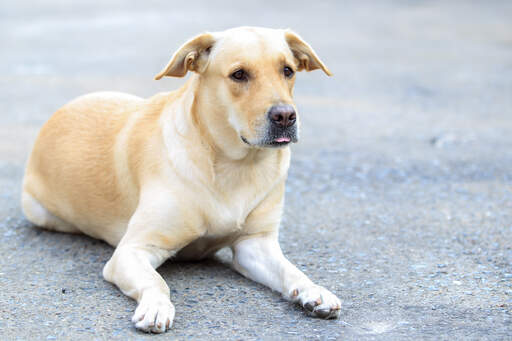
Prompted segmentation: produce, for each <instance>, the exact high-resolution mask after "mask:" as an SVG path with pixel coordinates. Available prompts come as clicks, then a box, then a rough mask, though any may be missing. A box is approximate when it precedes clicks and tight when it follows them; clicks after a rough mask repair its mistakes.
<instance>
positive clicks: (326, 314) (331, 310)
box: [289, 284, 341, 319]
mask: <svg viewBox="0 0 512 341" xmlns="http://www.w3.org/2000/svg"><path fill="white" fill-rule="evenodd" d="M289 297H290V299H291V300H292V301H293V302H296V303H298V304H300V305H302V306H303V307H304V309H306V311H307V312H308V314H309V315H310V316H314V317H320V318H324V319H333V318H338V317H339V316H340V310H341V302H340V300H339V298H338V297H336V296H335V295H334V294H332V293H331V292H330V291H329V290H327V289H325V288H324V287H321V286H319V285H315V284H313V285H310V286H306V287H297V288H295V289H293V290H291V291H290V293H289Z"/></svg>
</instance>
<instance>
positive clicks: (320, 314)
mask: <svg viewBox="0 0 512 341" xmlns="http://www.w3.org/2000/svg"><path fill="white" fill-rule="evenodd" d="M315 314H316V316H318V317H321V318H326V317H328V316H329V315H330V314H331V310H330V309H317V310H315Z"/></svg>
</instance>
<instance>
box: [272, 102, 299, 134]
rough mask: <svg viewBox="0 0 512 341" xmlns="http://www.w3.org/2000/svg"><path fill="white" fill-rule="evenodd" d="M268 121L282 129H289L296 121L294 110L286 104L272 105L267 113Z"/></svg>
mask: <svg viewBox="0 0 512 341" xmlns="http://www.w3.org/2000/svg"><path fill="white" fill-rule="evenodd" d="M268 117H269V118H270V121H271V122H272V123H274V124H276V125H278V126H281V127H283V128H287V127H291V126H292V125H294V124H295V121H296V120H297V114H296V113H295V109H294V108H293V107H292V106H291V105H288V104H281V105H274V106H273V107H272V108H270V110H269V111H268Z"/></svg>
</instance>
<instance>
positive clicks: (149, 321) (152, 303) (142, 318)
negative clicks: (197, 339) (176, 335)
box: [132, 294, 175, 333]
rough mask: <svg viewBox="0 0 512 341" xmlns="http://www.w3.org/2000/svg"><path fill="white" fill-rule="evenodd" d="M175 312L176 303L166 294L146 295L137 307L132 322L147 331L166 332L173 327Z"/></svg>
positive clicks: (136, 326)
mask: <svg viewBox="0 0 512 341" xmlns="http://www.w3.org/2000/svg"><path fill="white" fill-rule="evenodd" d="M174 313H175V309H174V305H173V304H172V303H171V301H170V300H169V299H168V298H167V297H166V296H165V295H162V294H152V295H145V296H143V298H142V300H141V301H140V303H139V305H138V307H137V309H135V314H133V317H132V322H133V323H134V324H135V328H137V329H140V330H143V331H145V332H148V333H151V332H152V333H164V332H165V331H166V330H167V329H169V328H171V326H172V321H173V320H174Z"/></svg>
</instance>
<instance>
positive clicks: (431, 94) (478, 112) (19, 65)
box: [0, 0, 512, 340]
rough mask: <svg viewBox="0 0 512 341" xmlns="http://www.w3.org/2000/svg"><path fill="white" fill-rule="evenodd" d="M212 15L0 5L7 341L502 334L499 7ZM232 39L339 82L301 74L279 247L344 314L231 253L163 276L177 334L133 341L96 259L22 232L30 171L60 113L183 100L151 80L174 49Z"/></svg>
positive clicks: (272, 6) (99, 248) (505, 272)
mask: <svg viewBox="0 0 512 341" xmlns="http://www.w3.org/2000/svg"><path fill="white" fill-rule="evenodd" d="M215 3H216V4H215V6H213V5H211V2H210V1H189V2H186V1H185V2H172V3H171V2H169V1H149V2H147V1H133V2H132V3H130V4H128V3H127V2H126V1H108V2H107V1H99V0H93V1H91V0H88V1H67V2H64V1H56V0H53V1H44V2H43V1H41V2H39V1H37V2H31V1H9V2H5V1H4V2H2V4H1V5H0V44H1V46H2V48H1V53H0V90H1V91H0V103H1V109H2V110H1V125H0V241H1V242H0V330H1V334H2V337H1V338H2V339H3V340H7V339H8V340H10V339H20V340H27V339H36V340H45V339H46V340H52V339H58V340H71V339H73V340H81V339H83V340H92V339H109V340H110V339H118V340H131V339H155V340H157V339H158V340H160V339H168V338H172V339H183V340H191V339H193V340H226V339H244V340H257V339H259V340H274V339H290V340H300V339H308V340H315V339H321V340H331V339H346V340H380V339H384V340H400V339H409V340H410V339H413V340H415V339H432V340H460V339H475V340H477V339H478V340H482V339H489V340H504V339H511V338H512V324H511V321H512V312H511V311H512V265H511V263H512V21H511V20H510V18H512V4H511V3H510V2H508V1H502V2H500V1H494V2H491V1H489V2H487V1H486V2H484V1H479V2H476V1H475V2H469V1H466V2H452V1H428V2H427V1H410V2H409V1H393V2H383V1H378V2H377V1H376V2H374V3H369V2H358V1H354V2H343V3H341V2H335V1H332V2H330V3H328V2H297V1H293V2H291V1H290V2H279V1H257V2H256V1H254V2H252V3H251V4H249V3H246V4H243V5H240V4H239V2H226V1H222V2H215ZM244 3H245V2H244ZM238 25H260V26H270V27H291V28H294V29H295V30H297V31H298V32H299V33H301V34H302V35H303V36H304V38H305V39H306V40H308V41H309V42H310V43H311V44H312V45H313V46H314V48H315V49H316V50H317V52H318V54H319V55H320V56H321V57H322V58H323V59H324V61H325V63H326V64H327V65H328V66H329V67H330V68H331V70H332V71H333V73H334V74H335V76H334V77H332V78H327V77H325V76H324V75H322V74H321V73H311V74H300V75H299V77H298V81H297V86H296V91H295V95H296V98H297V104H298V106H299V109H300V111H301V114H302V121H303V129H302V139H301V142H300V143H299V144H298V145H296V146H294V147H293V151H294V153H293V161H292V166H291V170H290V176H289V182H288V187H287V203H286V209H285V215H284V221H283V224H282V228H281V231H282V233H281V240H282V246H283V249H284V251H285V253H286V254H287V255H288V257H289V258H290V259H291V260H292V261H293V262H295V263H296V264H298V266H299V267H300V268H301V269H303V270H304V271H305V272H306V273H307V274H309V275H310V276H311V278H313V279H314V280H315V281H316V282H318V283H320V284H323V285H325V286H326V287H328V288H331V289H332V290H333V291H334V292H335V293H336V294H337V295H339V296H340V297H341V298H342V299H343V301H344V308H343V311H342V314H341V319H340V320H337V321H323V320H318V319H310V318H308V317H306V316H305V314H304V313H303V312H302V311H301V310H300V309H298V308H296V307H294V306H292V305H290V304H288V303H287V302H285V301H284V300H283V299H281V298H280V297H279V296H278V295H277V294H276V293H273V292H271V291H270V290H268V289H265V288H263V287H262V286H260V285H258V284H255V283H252V282H250V281H249V280H246V279H244V278H243V277H241V276H239V275H238V274H236V273H235V272H233V271H232V270H230V268H229V266H228V265H227V264H226V262H228V261H229V254H227V253H224V254H222V255H221V257H220V259H221V260H220V261H208V262H203V263H192V264H191V263H179V264H173V263H166V264H165V265H164V266H163V267H162V268H161V270H160V272H161V274H162V275H163V277H164V278H165V280H166V281H167V282H168V284H169V286H170V288H171V291H172V292H171V296H172V300H173V302H174V304H175V305H176V308H177V315H176V320H175V325H174V328H173V330H172V331H170V332H168V333H167V334H165V335H153V336H149V335H145V334H143V333H140V332H137V331H136V330H135V329H134V328H133V327H132V325H131V323H130V321H129V319H130V317H131V315H132V312H133V310H134V308H135V302H133V301H132V300H130V299H128V298H126V297H125V296H123V295H121V294H120V293H119V291H118V290H117V289H116V288H114V287H113V286H112V285H110V284H109V283H106V282H105V281H104V280H103V279H102V277H101V269H102V267H103V264H104V263H105V261H106V260H107V259H108V258H109V257H110V255H111V253H112V249H111V248H110V247H109V246H107V245H105V244H104V243H101V242H99V241H96V240H93V239H90V238H87V237H83V236H71V235H65V234H58V233H51V232H46V231H41V230H38V229H36V228H34V227H32V226H31V225H30V224H29V223H28V222H27V221H26V220H25V219H24V218H23V216H22V213H21V211H20V206H19V195H20V181H21V178H22V173H23V164H24V162H25V160H26V157H27V155H28V153H29V150H30V146H31V144H32V142H33V140H34V138H35V136H36V134H37V131H38V128H39V127H40V126H41V125H42V124H43V122H44V121H45V120H47V119H48V118H49V117H50V115H51V114H52V112H53V111H55V110H56V109H57V108H58V107H59V106H60V105H62V104H64V103H65V102H66V101H68V100H70V99H72V98H73V97H75V96H78V95H80V94H83V93H87V92H92V91H97V90H120V91H126V92H132V93H135V94H138V95H142V96H150V95H151V94H153V93H155V92H157V91H163V90H170V89H173V88H176V87H177V86H178V85H179V84H181V83H182V80H171V79H166V80H163V81H159V82H156V81H153V80H152V76H153V75H154V74H156V73H157V72H158V71H159V70H160V68H161V67H162V66H163V65H165V64H166V62H167V59H168V58H169V57H170V54H171V53H172V52H173V51H174V49H175V48H176V47H177V46H179V45H180V44H181V43H182V42H183V41H184V40H185V39H186V38H189V37H191V36H192V35H194V34H196V33H198V32H201V31H204V30H220V29H224V28H228V27H232V26H238Z"/></svg>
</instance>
